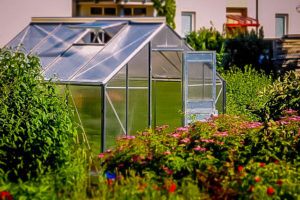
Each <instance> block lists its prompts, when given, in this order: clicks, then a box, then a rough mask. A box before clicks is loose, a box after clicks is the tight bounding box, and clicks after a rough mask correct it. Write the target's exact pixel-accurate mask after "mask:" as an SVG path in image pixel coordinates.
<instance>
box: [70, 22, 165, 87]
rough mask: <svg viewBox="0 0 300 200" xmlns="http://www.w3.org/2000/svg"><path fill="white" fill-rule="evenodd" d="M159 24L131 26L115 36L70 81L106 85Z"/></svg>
mask: <svg viewBox="0 0 300 200" xmlns="http://www.w3.org/2000/svg"><path fill="white" fill-rule="evenodd" d="M160 27H161V24H147V25H138V24H131V25H130V26H127V27H126V28H124V30H122V31H121V32H120V33H119V34H117V35H116V36H115V37H114V38H113V40H114V42H111V43H108V44H107V46H105V48H104V49H103V50H102V51H101V53H99V54H98V55H96V56H95V58H93V59H92V61H91V62H90V63H89V64H88V65H87V66H86V67H84V68H83V69H81V70H80V71H79V72H78V74H77V75H76V76H75V77H74V78H73V79H72V80H74V81H82V82H85V81H92V80H94V81H96V82H102V83H106V82H107V81H108V80H109V79H110V78H111V76H112V75H114V74H115V73H116V72H117V71H118V70H120V68H121V67H123V66H124V65H126V63H128V62H129V61H130V60H131V58H132V57H133V56H134V55H135V54H136V53H138V52H139V51H140V50H141V49H142V48H143V47H144V46H145V45H146V44H147V43H148V41H150V39H151V35H152V34H154V33H155V32H156V31H158V30H159V28H160Z"/></svg>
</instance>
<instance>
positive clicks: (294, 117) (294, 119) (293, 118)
mask: <svg viewBox="0 0 300 200" xmlns="http://www.w3.org/2000/svg"><path fill="white" fill-rule="evenodd" d="M288 120H290V121H295V122H298V121H300V116H293V117H289V118H288Z"/></svg>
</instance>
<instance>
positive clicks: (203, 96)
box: [199, 63, 206, 99]
mask: <svg viewBox="0 0 300 200" xmlns="http://www.w3.org/2000/svg"><path fill="white" fill-rule="evenodd" d="M199 66H202V96H201V97H202V99H204V98H205V87H206V86H205V66H204V64H203V63H201V65H200V63H199Z"/></svg>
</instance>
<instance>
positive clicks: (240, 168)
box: [238, 165, 244, 173]
mask: <svg viewBox="0 0 300 200" xmlns="http://www.w3.org/2000/svg"><path fill="white" fill-rule="evenodd" d="M243 169H244V167H243V166H241V165H239V166H238V172H240V173H241V172H242V171H243Z"/></svg>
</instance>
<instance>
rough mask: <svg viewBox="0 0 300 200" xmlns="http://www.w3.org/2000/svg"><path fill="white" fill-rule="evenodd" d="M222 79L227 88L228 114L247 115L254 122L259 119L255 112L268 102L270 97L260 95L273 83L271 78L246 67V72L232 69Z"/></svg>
mask: <svg viewBox="0 0 300 200" xmlns="http://www.w3.org/2000/svg"><path fill="white" fill-rule="evenodd" d="M222 77H223V78H224V79H225V80H226V86H227V87H226V97H227V103H226V111H227V113H228V114H234V115H245V116H247V117H248V118H250V119H252V120H254V119H258V116H257V115H256V114H255V113H254V112H256V110H259V109H261V108H262V107H263V105H264V104H265V103H266V102H267V101H268V96H258V94H259V92H261V91H262V90H263V89H264V88H265V87H267V86H269V85H270V84H271V83H272V79H271V77H270V76H267V75H265V74H264V73H262V72H258V71H256V70H255V69H253V68H252V67H250V66H245V67H244V71H243V70H241V69H239V68H236V67H235V68H231V69H230V70H227V71H225V72H224V73H222Z"/></svg>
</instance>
